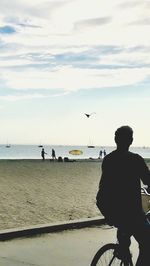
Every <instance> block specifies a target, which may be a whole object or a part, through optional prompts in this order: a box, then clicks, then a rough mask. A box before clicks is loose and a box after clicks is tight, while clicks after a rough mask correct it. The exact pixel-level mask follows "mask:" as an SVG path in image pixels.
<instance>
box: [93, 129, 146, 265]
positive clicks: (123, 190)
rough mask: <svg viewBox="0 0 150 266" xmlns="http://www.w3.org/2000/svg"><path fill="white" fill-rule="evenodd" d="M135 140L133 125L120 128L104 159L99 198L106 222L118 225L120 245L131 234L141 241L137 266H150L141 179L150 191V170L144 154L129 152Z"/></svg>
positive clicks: (97, 197)
mask: <svg viewBox="0 0 150 266" xmlns="http://www.w3.org/2000/svg"><path fill="white" fill-rule="evenodd" d="M132 141H133V130H132V128H130V127H129V126H122V127H120V128H118V129H117V130H116V132H115V142H116V145H117V148H116V150H114V151H112V152H111V153H109V154H108V155H106V156H105V157H104V159H103V162H102V175H101V179H100V183H99V190H98V193H97V196H96V200H97V206H98V208H99V209H100V211H101V213H102V214H103V215H104V217H105V219H106V222H107V223H108V224H110V225H114V226H115V227H117V229H118V230H117V238H118V241H119V243H120V245H121V246H122V247H124V246H125V247H128V246H130V243H131V242H130V237H131V236H133V237H134V238H135V239H136V241H137V242H138V243H139V257H138V260H137V263H136V266H149V265H150V262H149V247H150V223H149V222H148V221H147V219H146V216H145V213H144V211H143V209H142V199H141V181H142V182H143V183H144V184H145V185H147V186H148V192H149V191H150V171H149V169H148V167H147V165H146V163H145V161H144V159H143V158H142V157H141V156H140V155H138V154H135V153H132V152H130V151H129V147H130V145H131V144H132Z"/></svg>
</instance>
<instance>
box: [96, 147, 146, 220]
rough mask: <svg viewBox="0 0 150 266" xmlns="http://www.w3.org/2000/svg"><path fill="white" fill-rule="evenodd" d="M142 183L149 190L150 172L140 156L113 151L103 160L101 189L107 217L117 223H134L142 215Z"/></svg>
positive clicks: (127, 152)
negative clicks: (105, 203)
mask: <svg viewBox="0 0 150 266" xmlns="http://www.w3.org/2000/svg"><path fill="white" fill-rule="evenodd" d="M141 180H142V182H143V183H144V184H145V185H148V186H149V187H150V172H149V169H148V167H147V165H146V163H145V161H144V159H143V158H142V157H141V156H140V155H138V154H134V153H132V152H129V151H125V152H121V151H118V150H115V151H113V152H111V153H110V154H108V155H107V156H106V157H105V158H104V160H103V163H102V176H101V180H100V188H101V186H102V187H104V193H103V189H102V193H103V197H104V200H105V201H107V204H108V208H109V214H108V215H110V217H111V218H112V219H113V220H114V221H116V222H117V223H131V222H132V221H133V223H134V222H135V220H136V219H139V217H140V216H141V214H142V215H143V210H142V201H141Z"/></svg>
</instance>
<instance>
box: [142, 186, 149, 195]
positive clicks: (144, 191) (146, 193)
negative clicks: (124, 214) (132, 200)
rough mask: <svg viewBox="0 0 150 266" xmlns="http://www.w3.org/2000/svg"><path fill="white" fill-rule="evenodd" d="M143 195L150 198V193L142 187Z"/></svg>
mask: <svg viewBox="0 0 150 266" xmlns="http://www.w3.org/2000/svg"><path fill="white" fill-rule="evenodd" d="M141 194H144V195H147V196H150V193H148V192H147V189H146V188H145V187H141Z"/></svg>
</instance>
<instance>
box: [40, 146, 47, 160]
mask: <svg viewBox="0 0 150 266" xmlns="http://www.w3.org/2000/svg"><path fill="white" fill-rule="evenodd" d="M45 154H47V153H46V152H45V151H44V148H42V150H41V156H42V160H43V161H44V160H45Z"/></svg>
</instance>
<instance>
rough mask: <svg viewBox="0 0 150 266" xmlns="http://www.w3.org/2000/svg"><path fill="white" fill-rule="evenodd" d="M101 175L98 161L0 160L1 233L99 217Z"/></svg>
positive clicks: (149, 163) (149, 162) (149, 161)
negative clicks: (97, 202)
mask: <svg viewBox="0 0 150 266" xmlns="http://www.w3.org/2000/svg"><path fill="white" fill-rule="evenodd" d="M146 162H147V165H148V167H149V168H150V160H147V161H146ZM100 175H101V162H100V161H99V160H97V161H92V160H87V161H83V160H81V161H76V162H50V161H49V160H45V161H44V162H43V161H41V160H0V230H3V229H10V228H22V227H26V226H33V225H38V224H47V223H53V222H61V221H68V220H75V219H80V218H92V217H95V216H98V215H100V212H99V210H98V209H97V207H96V205H95V196H96V193H97V190H98V185H99V180H100Z"/></svg>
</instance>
